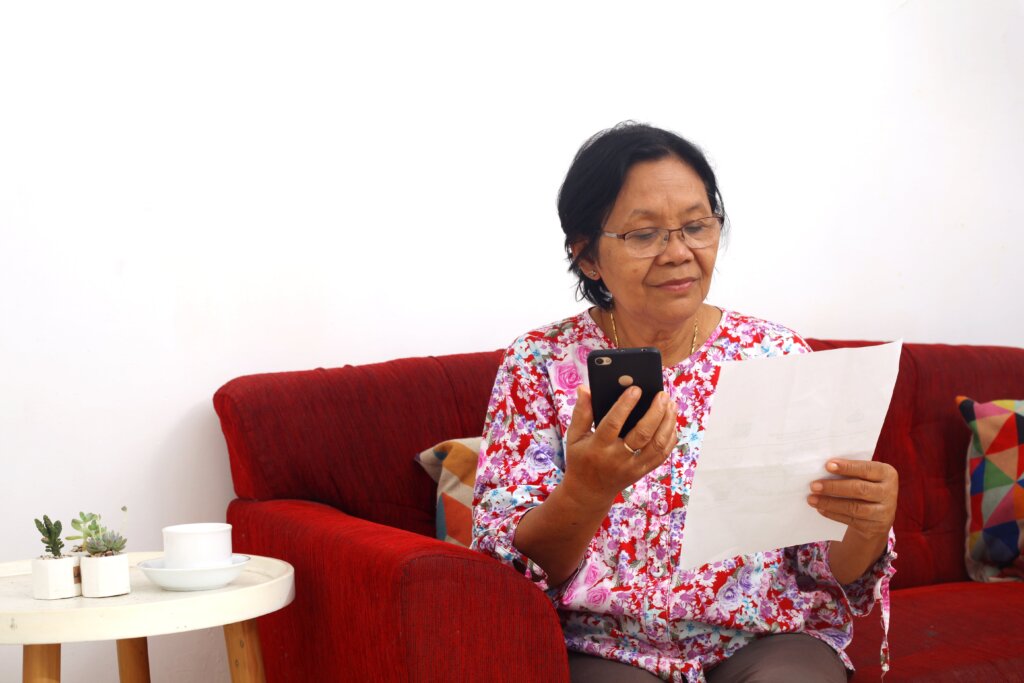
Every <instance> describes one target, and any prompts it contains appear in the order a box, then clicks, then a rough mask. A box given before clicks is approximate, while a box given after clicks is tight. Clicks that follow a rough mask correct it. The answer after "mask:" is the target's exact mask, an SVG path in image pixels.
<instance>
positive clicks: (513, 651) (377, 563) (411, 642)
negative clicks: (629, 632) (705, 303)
mask: <svg viewBox="0 0 1024 683" xmlns="http://www.w3.org/2000/svg"><path fill="white" fill-rule="evenodd" d="M865 343H867V342H830V341H819V340H811V345H812V346H813V347H814V348H815V349H827V348H834V347H839V346H857V345H863V344H865ZM500 357H501V353H500V352H497V351H495V352H485V353H473V354H463V355H452V356H441V357H433V358H409V359H403V360H395V361H390V362H387V363H379V364H374V365H364V366H355V367H353V366H348V367H344V368H336V369H328V370H325V369H318V370H311V371H304V372H283V373H275V374H264V375H252V376H247V377H239V378H237V379H234V380H232V381H230V382H228V383H227V384H225V385H224V386H223V387H222V388H221V389H220V390H219V391H217V393H216V395H215V396H214V406H215V408H216V411H217V414H218V415H219V416H220V420H221V425H222V427H223V430H224V436H225V438H226V440H227V444H228V452H229V454H230V459H231V473H232V477H233V480H234V486H235V492H236V494H237V495H238V498H237V499H236V500H234V501H232V502H231V504H230V505H229V507H228V521H229V522H230V523H231V524H233V525H234V543H235V547H236V549H237V551H239V552H248V553H256V554H261V555H270V556H273V557H279V558H282V559H284V560H287V561H288V562H290V563H291V564H292V565H294V567H295V578H296V597H295V601H294V602H293V603H292V604H291V605H290V606H289V607H286V608H285V609H283V610H281V611H279V612H276V613H274V614H272V615H268V616H266V617H263V618H261V619H260V622H259V624H260V626H259V627H260V633H261V637H262V643H263V654H264V658H265V662H266V668H267V672H268V678H269V680H271V681H275V682H276V681H301V682H303V683H305V682H307V681H332V680H334V681H345V680H368V681H417V682H421V681H471V680H472V681H475V680H482V681H568V667H567V664H566V655H565V648H564V646H563V643H562V640H561V632H560V629H559V624H558V618H557V616H556V614H555V612H554V610H553V609H552V607H551V605H550V603H549V601H548V599H547V598H546V597H545V596H544V595H543V594H542V593H541V592H540V591H538V590H537V589H536V588H535V587H534V586H532V585H531V584H530V583H529V582H528V581H526V579H523V578H522V577H520V576H519V575H518V574H516V573H515V572H513V571H512V570H510V569H508V568H506V567H504V566H502V565H501V564H499V563H498V562H496V561H494V560H492V559H490V558H488V557H485V556H483V555H480V554H478V553H475V552H472V551H469V550H466V549H464V548H460V547H456V546H454V545H451V544H448V543H444V542H441V541H438V540H435V538H434V491H435V485H434V482H433V481H432V480H431V479H430V478H429V477H428V476H427V474H426V473H425V472H424V471H423V470H422V469H421V467H420V466H419V465H418V464H417V463H415V462H414V461H413V456H414V455H415V454H416V453H418V452H419V451H421V450H423V449H425V448H428V447H430V446H432V445H434V444H435V443H437V442H439V441H442V440H445V439H450V438H457V437H465V436H475V435H477V434H479V433H480V432H481V431H482V423H483V417H484V411H485V408H486V403H487V399H488V396H489V394H490V390H491V384H492V382H493V379H494V375H495V373H496V371H497V366H498V362H499V359H500ZM958 394H964V395H968V396H970V397H972V398H975V399H978V400H982V401H988V400H994V399H1000V398H1022V397H1024V349H1015V348H1003V347H984V346H945V345H926V344H907V345H906V346H905V347H904V349H903V355H902V358H901V360H900V375H899V379H898V381H897V383H896V390H895V394H894V396H893V401H892V405H891V407H890V409H889V413H888V416H887V418H886V422H885V426H884V428H883V430H882V434H881V438H880V440H879V444H878V449H877V451H876V458H878V459H880V460H884V461H886V462H889V463H892V464H893V465H894V466H895V467H896V468H897V470H899V473H900V500H899V507H898V510H897V515H896V523H895V527H896V535H897V550H898V553H899V559H898V560H897V562H896V567H897V574H896V576H895V578H894V580H893V584H892V587H893V589H894V590H893V594H892V625H891V629H890V636H889V638H890V646H891V652H892V671H891V672H890V674H889V675H888V676H887V680H888V681H891V682H893V683H895V682H897V681H910V680H922V681H923V680H928V681H974V680H977V681H981V680H986V681H1007V680H1024V635H1022V633H1024V631H1022V630H1021V628H1020V624H1019V618H1020V615H1021V614H1024V583H1004V584H978V583H972V582H970V581H968V579H967V575H966V572H965V569H964V559H963V554H964V525H965V505H964V469H965V459H966V448H967V444H968V439H969V432H968V430H967V428H966V426H965V425H964V424H963V422H962V420H961V418H960V417H959V414H958V412H957V410H956V407H955V404H954V397H955V396H957V395H958ZM880 638H881V629H880V625H879V618H878V612H877V610H876V612H875V613H874V614H872V615H870V616H868V617H866V618H863V619H860V620H858V622H857V623H856V625H855V638H854V642H853V644H852V645H851V649H850V653H851V656H852V658H853V660H854V662H855V664H856V665H857V669H858V671H857V674H856V675H855V676H854V678H853V679H852V680H854V681H858V682H859V681H867V680H878V677H879V664H878V650H879V643H880Z"/></svg>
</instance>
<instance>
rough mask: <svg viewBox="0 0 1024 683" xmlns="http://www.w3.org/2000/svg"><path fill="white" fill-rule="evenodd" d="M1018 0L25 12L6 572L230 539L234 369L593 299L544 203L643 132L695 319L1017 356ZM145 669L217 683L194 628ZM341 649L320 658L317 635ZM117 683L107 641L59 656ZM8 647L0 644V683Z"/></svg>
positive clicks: (8, 269) (422, 345)
mask: <svg viewBox="0 0 1024 683" xmlns="http://www.w3.org/2000/svg"><path fill="white" fill-rule="evenodd" d="M1022 84H1024V11H1022V5H1021V3H1020V2H1012V1H999V0H987V1H984V2H967V1H966V0H965V1H963V2H950V1H944V2H876V3H861V2H857V3H852V2H851V3H842V4H836V3H811V2H808V3H784V4H781V5H780V4H779V3H714V4H712V3H682V2H670V3H652V4H648V3H641V2H637V3H631V4H626V3H621V2H615V3H603V2H597V3H595V2H588V3H582V2H578V3H507V4H504V5H500V6H499V5H495V4H493V3H464V4H460V5H450V4H447V3H411V2H410V3H406V4H401V5H395V4H385V3H360V4H359V6H358V7H345V8H342V7H338V6H335V4H334V3H326V4H324V5H314V4H309V3H273V4H272V3H251V4H250V3H246V4H226V3H205V2H201V3H192V2H186V3H170V4H164V5H162V6H160V7H154V6H152V5H151V4H149V3H123V4H118V5H113V4H103V5H102V6H100V5H97V4H95V3H89V4H88V5H82V4H81V3H74V4H70V5H69V6H67V7H63V8H59V7H56V6H54V5H53V4H50V3H48V4H45V5H39V4H38V3H36V4H25V3H20V4H19V6H13V7H12V6H7V7H5V8H4V9H3V10H2V14H0V387H2V390H0V459H2V463H3V468H2V474H0V519H2V520H3V522H2V527H0V532H2V539H3V543H2V544H0V561H2V560H13V559H16V558H22V557H27V556H30V555H34V554H36V553H37V552H38V551H39V546H38V543H37V540H36V534H35V532H34V530H33V527H32V518H33V517H35V516H40V515H42V514H43V513H47V514H49V515H51V516H55V517H60V518H62V519H64V520H65V522H66V521H67V520H68V518H69V517H70V516H71V515H73V514H74V513H75V512H77V511H79V510H82V509H85V510H95V511H97V512H100V513H102V514H104V515H105V516H107V517H108V518H109V519H110V520H112V521H114V522H116V521H117V520H118V517H119V515H118V514H117V513H116V511H117V509H118V508H119V507H120V506H121V505H127V506H128V507H129V511H130V512H129V523H128V528H127V530H126V531H127V535H128V536H129V539H130V547H131V548H132V549H134V550H143V549H158V548H159V545H160V538H159V529H160V527H161V526H163V525H166V524H170V523H176V522H188V521H197V520H219V519H223V517H224V510H225V506H226V504H227V502H228V501H229V500H230V498H231V497H232V490H231V484H230V477H229V473H228V467H227V454H226V450H225V448H224V445H223V440H222V437H221V435H220V433H219V427H218V423H217V420H216V417H215V416H214V413H213V410H212V407H211V403H210V397H211V395H212V394H213V392H214V391H215V390H216V389H217V387H218V386H220V385H221V384H222V383H223V382H225V381H227V380H228V379H230V378H232V377H235V376H237V375H240V374H243V373H252V372H262V371H270V370H286V369H302V368H310V367H315V366H318V365H321V366H336V365H341V364H345V363H362V362H368V361H375V360H385V359H389V358H394V357H399V356H409V355H426V354H440V353H451V352H461V351H473V350H482V349H492V348H497V347H500V346H504V345H505V344H506V343H507V342H509V341H510V340H511V339H512V338H514V337H515V336H516V335H517V334H519V333H520V332H522V331H524V330H525V329H528V328H529V327H531V326H534V325H537V324H540V323H544V322H548V321H551V320H555V319H558V318H561V317H563V316H565V315H569V314H572V313H574V312H576V311H578V310H579V309H580V308H581V304H578V303H576V302H575V301H574V299H573V296H572V286H571V282H570V280H569V278H568V276H567V275H566V274H565V273H564V267H565V266H564V263H563V260H562V252H561V232H560V230H559V228H558V220H557V215H556V212H555V208H554V202H555V194H556V192H557V189H558V185H559V183H560V181H561V177H562V175H563V174H564V172H565V170H566V168H567V167H568V164H569V162H570V160H571V157H572V154H573V153H574V152H575V150H576V148H577V147H578V145H579V144H580V143H581V142H582V141H583V140H584V139H585V138H586V137H588V136H589V135H590V134H592V133H594V132H595V131H597V130H598V129H600V128H603V127H607V126H609V125H612V124H614V123H615V122H617V121H619V120H622V119H626V118H636V119H640V120H645V121H650V122H652V123H655V124H657V125H662V126H665V127H668V128H672V129H674V130H676V131H678V132H680V133H682V134H684V135H686V136H689V137H690V138H692V139H693V140H694V141H696V142H698V143H699V144H701V145H703V146H704V147H705V148H706V149H707V151H708V153H709V155H710V157H711V159H712V161H713V163H714V165H715V166H716V168H717V170H718V172H719V174H720V180H721V185H722V188H723V192H724V195H725V200H726V206H727V208H728V211H729V213H730V215H731V218H732V230H733V233H732V239H731V244H730V246H729V249H728V251H727V252H726V253H725V254H724V255H723V256H722V258H721V259H720V262H719V263H720V266H719V273H718V274H717V276H716V282H715V285H714V287H713V290H712V295H711V301H712V302H713V303H717V304H719V305H723V306H726V307H730V308H734V309H738V310H742V311H746V312H749V313H753V314H757V315H761V316H764V317H768V318H772V319H775V320H778V321H779V322H782V323H785V324H788V325H790V326H792V327H794V328H796V329H797V330H798V331H800V332H801V333H803V334H805V335H807V336H817V337H834V338H867V339H879V340H881V339H892V338H896V337H901V336H902V337H905V338H906V339H907V340H908V341H916V342H949V343H965V342H966V343H991V344H1004V345H1021V344H1022V341H1024V317H1022V316H1021V313H1020V311H1021V310H1022V307H1021V306H1020V304H1019V293H1020V283H1021V275H1020V272H1021V269H1020V264H1021V262H1022V260H1024V238H1022V237H1021V228H1022V226H1024V209H1022V202H1021V188H1022V186H1024V171H1022V168H1024V166H1022V162H1021V159H1022V158H1024V126H1022V125H1021V121H1024V85H1022ZM150 647H151V653H152V659H153V670H154V671H153V672H154V680H155V681H171V680H174V681H185V682H190V681H196V682H198V681H209V680H221V681H226V680H227V668H226V663H225V658H224V655H223V641H222V638H221V636H220V635H219V634H218V633H217V632H216V631H206V632H200V633H197V634H190V635H179V636H167V637H160V638H154V639H153V640H152V642H151V646H150ZM339 647H343V644H339ZM64 662H65V666H64V680H65V681H67V682H68V683H77V682H83V681H89V682H92V681H101V680H114V678H115V677H116V667H115V664H114V648H113V644H111V643H104V644H92V645H77V646H69V647H66V648H65V658H64ZM19 668H20V652H19V651H18V648H15V647H0V680H15V679H16V678H17V676H18V671H19Z"/></svg>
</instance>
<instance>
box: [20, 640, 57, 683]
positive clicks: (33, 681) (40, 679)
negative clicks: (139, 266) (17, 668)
mask: <svg viewBox="0 0 1024 683" xmlns="http://www.w3.org/2000/svg"><path fill="white" fill-rule="evenodd" d="M21 680H22V681H23V682H24V683H60V644H59V643H58V644H57V645H25V646H24V647H23V648H22V657H21Z"/></svg>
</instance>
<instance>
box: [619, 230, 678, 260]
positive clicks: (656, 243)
mask: <svg viewBox="0 0 1024 683" xmlns="http://www.w3.org/2000/svg"><path fill="white" fill-rule="evenodd" d="M666 237H668V231H667V230H665V229H664V228H642V229H640V230H631V231H629V232H628V233H626V236H625V239H624V241H625V242H626V250H627V251H628V252H629V254H630V255H631V256H636V257H638V258H647V257H649V256H657V255H658V254H660V253H661V252H663V251H665V242H666V241H667V240H666V239H665V238H666Z"/></svg>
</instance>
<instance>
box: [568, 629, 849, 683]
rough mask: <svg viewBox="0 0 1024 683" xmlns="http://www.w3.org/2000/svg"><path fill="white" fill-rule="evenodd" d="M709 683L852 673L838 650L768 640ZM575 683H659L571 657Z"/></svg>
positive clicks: (837, 681) (841, 681) (814, 642)
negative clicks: (840, 657) (837, 652)
mask: <svg viewBox="0 0 1024 683" xmlns="http://www.w3.org/2000/svg"><path fill="white" fill-rule="evenodd" d="M705 677H706V678H707V681H708V683H789V682H790V681H807V682H808V683H812V682H814V683H816V682H818V681H820V682H821V683H846V678H847V671H846V667H844V666H843V663H842V661H840V659H839V655H837V654H836V652H835V650H833V649H832V648H830V647H829V646H828V645H826V644H825V643H823V642H821V641H820V640H818V639H817V638H814V637H812V636H808V635H804V634H802V633H783V634H779V635H776V636H766V637H764V638H760V639H758V640H755V641H753V642H752V643H750V644H749V645H746V646H744V647H742V648H740V649H739V650H737V651H736V652H735V653H734V654H733V655H732V656H731V657H729V658H728V659H726V660H725V661H724V662H722V663H721V664H719V665H718V666H716V667H715V668H713V669H710V670H708V671H707V672H706V674H705ZM569 678H570V680H571V681H572V683H654V682H655V681H660V680H661V679H660V678H658V677H657V676H655V675H654V674H652V673H650V672H649V671H646V670H644V669H639V668H637V667H635V666H630V665H629V664H623V663H622V662H616V661H612V660H608V659H602V658H600V657H592V656H590V655H585V654H581V653H579V652H570V653H569Z"/></svg>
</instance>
